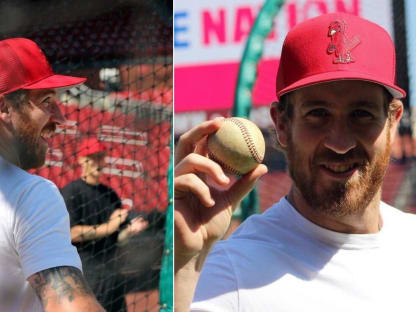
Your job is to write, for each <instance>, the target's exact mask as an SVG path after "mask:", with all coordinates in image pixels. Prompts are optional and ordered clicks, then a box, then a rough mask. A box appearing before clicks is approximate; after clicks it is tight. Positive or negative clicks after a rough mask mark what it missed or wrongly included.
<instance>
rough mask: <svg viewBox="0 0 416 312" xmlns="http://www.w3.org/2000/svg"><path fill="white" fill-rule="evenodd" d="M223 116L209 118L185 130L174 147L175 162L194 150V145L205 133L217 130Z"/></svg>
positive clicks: (208, 133)
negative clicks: (213, 118)
mask: <svg viewBox="0 0 416 312" xmlns="http://www.w3.org/2000/svg"><path fill="white" fill-rule="evenodd" d="M222 119H223V118H218V119H215V120H209V121H205V122H203V123H201V124H200V125H198V126H196V127H194V128H192V129H191V130H189V131H187V132H185V133H184V134H183V135H182V136H181V137H180V138H179V141H178V144H177V145H176V147H175V164H178V163H179V162H180V161H181V160H182V159H183V158H185V157H186V156H187V155H188V154H190V153H193V152H194V151H195V147H196V145H197V143H198V142H199V141H201V140H202V139H203V138H204V137H206V136H207V135H210V134H211V133H214V132H215V131H217V130H218V129H219V128H220V126H221V122H222Z"/></svg>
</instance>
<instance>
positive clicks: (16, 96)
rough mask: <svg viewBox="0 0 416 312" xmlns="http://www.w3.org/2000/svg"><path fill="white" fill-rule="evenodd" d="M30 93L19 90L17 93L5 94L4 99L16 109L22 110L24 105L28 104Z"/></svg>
mask: <svg viewBox="0 0 416 312" xmlns="http://www.w3.org/2000/svg"><path fill="white" fill-rule="evenodd" d="M28 94H29V91H28V90H25V89H19V90H17V91H13V92H10V93H8V94H5V95H4V97H5V99H6V100H8V101H9V102H10V103H12V106H13V108H14V109H17V110H19V109H21V108H22V106H23V105H24V104H26V103H27V100H28Z"/></svg>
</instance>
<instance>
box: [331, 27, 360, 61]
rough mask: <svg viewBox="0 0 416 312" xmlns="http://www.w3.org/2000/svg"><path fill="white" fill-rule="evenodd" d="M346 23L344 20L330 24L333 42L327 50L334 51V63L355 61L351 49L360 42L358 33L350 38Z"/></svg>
mask: <svg viewBox="0 0 416 312" xmlns="http://www.w3.org/2000/svg"><path fill="white" fill-rule="evenodd" d="M345 30H346V23H345V22H344V21H334V22H332V23H331V24H329V30H328V37H330V38H331V42H330V43H329V45H328V49H327V52H328V53H329V54H332V53H334V61H333V62H334V64H338V63H342V64H348V63H353V62H355V60H354V58H353V57H352V55H351V50H352V49H354V48H355V47H356V46H357V45H359V44H360V42H361V41H360V37H359V36H358V35H356V36H354V37H353V38H348V37H347V35H346V34H345Z"/></svg>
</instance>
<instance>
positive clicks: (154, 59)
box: [0, 0, 172, 311]
mask: <svg viewBox="0 0 416 312" xmlns="http://www.w3.org/2000/svg"><path fill="white" fill-rule="evenodd" d="M10 37H26V38H30V39H32V40H34V41H35V42H37V43H38V45H39V46H40V47H41V49H42V50H43V51H44V53H45V55H46V57H47V58H48V60H49V61H50V63H51V65H52V67H53V68H54V71H55V72H57V73H61V74H68V75H74V76H84V77H87V78H88V81H87V82H86V83H85V85H81V86H79V87H76V88H72V89H70V90H60V91H59V100H60V106H61V109H62V111H63V112H64V115H65V117H66V119H67V121H66V123H65V124H64V125H63V126H62V127H60V128H59V129H58V131H57V132H58V133H57V134H56V135H55V136H54V137H53V139H51V148H50V150H49V153H48V155H47V162H46V165H45V166H44V167H43V168H41V169H40V170H37V171H36V173H37V174H40V175H42V176H44V177H46V178H48V179H50V180H52V181H54V182H55V183H56V184H57V186H58V187H59V188H63V187H64V186H66V185H67V184H68V183H70V182H71V181H74V180H77V179H79V178H80V176H81V168H80V166H79V164H78V159H79V157H78V153H79V148H80V142H81V141H82V140H83V139H84V138H86V137H96V138H98V139H99V140H100V141H101V142H102V143H103V144H104V145H105V147H106V149H107V155H106V158H105V166H104V168H103V175H102V177H101V182H102V183H103V184H105V185H107V186H109V187H111V188H112V189H113V190H114V191H115V193H116V194H117V195H118V197H119V198H120V200H121V203H122V204H121V206H122V207H123V208H126V209H129V210H130V213H129V215H128V217H127V218H128V219H127V221H128V220H131V219H134V218H138V217H140V218H143V219H145V220H147V221H148V223H149V225H148V227H147V228H146V229H145V230H144V231H142V232H140V233H139V234H137V235H135V236H131V237H130V238H129V239H127V240H123V241H122V242H117V239H116V240H115V243H114V244H115V247H116V248H113V247H114V246H108V244H107V245H105V244H104V246H108V247H105V248H108V250H111V255H109V256H108V257H107V256H106V257H104V258H103V259H104V260H103V261H102V262H99V261H98V262H97V263H96V272H86V275H88V274H89V275H91V274H92V273H94V274H92V275H94V276H93V277H91V278H92V279H99V282H98V283H97V284H99V286H97V287H96V291H97V292H99V293H97V297H98V298H102V297H103V296H105V297H108V296H109V295H108V293H112V298H111V299H110V300H108V298H107V299H105V300H107V302H110V305H107V306H106V308H107V309H108V311H122V308H119V307H118V308H115V307H112V306H111V304H112V303H114V304H116V303H118V302H119V301H120V300H119V299H120V298H121V300H122V301H124V298H125V302H126V303H127V309H128V311H157V310H158V306H159V302H158V284H159V271H160V263H161V256H162V252H163V240H164V233H165V232H164V231H165V225H164V220H165V212H166V208H167V205H168V192H167V186H168V183H167V171H168V165H169V157H170V152H171V151H170V146H169V145H170V134H171V133H170V130H171V123H172V3H171V1H151V0H148V1H126V0H124V1H123V0H112V1H107V0H96V1H68V0H65V1H63V0H59V1H23V0H20V1H2V2H1V3H0V39H5V38H10ZM91 200H92V201H94V200H97V201H100V200H99V199H91ZM86 206H88V203H87V204H86ZM79 209H82V207H79ZM103 213H104V212H103ZM87 218H88V217H85V218H84V219H83V220H84V221H85V220H86V219H87ZM92 219H94V218H92ZM95 220H98V219H95ZM127 221H126V222H124V223H123V224H122V225H121V227H120V231H121V230H123V229H124V228H127V227H128V225H127ZM120 231H119V232H120ZM119 232H116V233H119ZM92 245H94V242H93V241H92V242H90V244H89V246H90V247H91V246H92ZM78 247H79V246H78ZM84 247H85V246H84ZM85 248H86V249H85V250H82V249H81V250H79V251H80V254H81V255H82V254H83V253H85V252H88V251H87V249H88V247H85ZM105 252H106V251H105V250H104V251H103V253H105ZM109 253H110V252H109ZM96 260H97V259H96ZM86 269H87V270H89V269H90V267H89V268H86V267H84V270H86ZM90 273H91V274H90ZM94 283H95V282H94Z"/></svg>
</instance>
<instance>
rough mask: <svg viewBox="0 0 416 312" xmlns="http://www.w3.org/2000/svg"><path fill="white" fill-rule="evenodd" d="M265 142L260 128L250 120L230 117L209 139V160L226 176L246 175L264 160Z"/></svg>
mask: <svg viewBox="0 0 416 312" xmlns="http://www.w3.org/2000/svg"><path fill="white" fill-rule="evenodd" d="M265 149H266V148H265V142H264V137H263V134H262V133H261V131H260V129H259V128H258V127H257V126H256V125H255V124H254V123H253V122H252V121H250V120H248V119H244V118H239V117H231V118H226V119H225V120H224V121H223V123H222V125H221V127H220V129H218V131H217V132H215V133H214V134H212V135H210V136H209V137H208V157H209V158H210V159H212V160H214V161H215V162H217V163H218V164H220V165H221V167H222V168H223V169H224V171H225V172H226V173H231V174H235V175H240V176H241V175H244V174H246V173H248V172H250V171H251V170H253V169H254V168H255V167H256V166H257V165H258V164H260V163H261V162H262V161H263V158H264V152H265Z"/></svg>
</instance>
